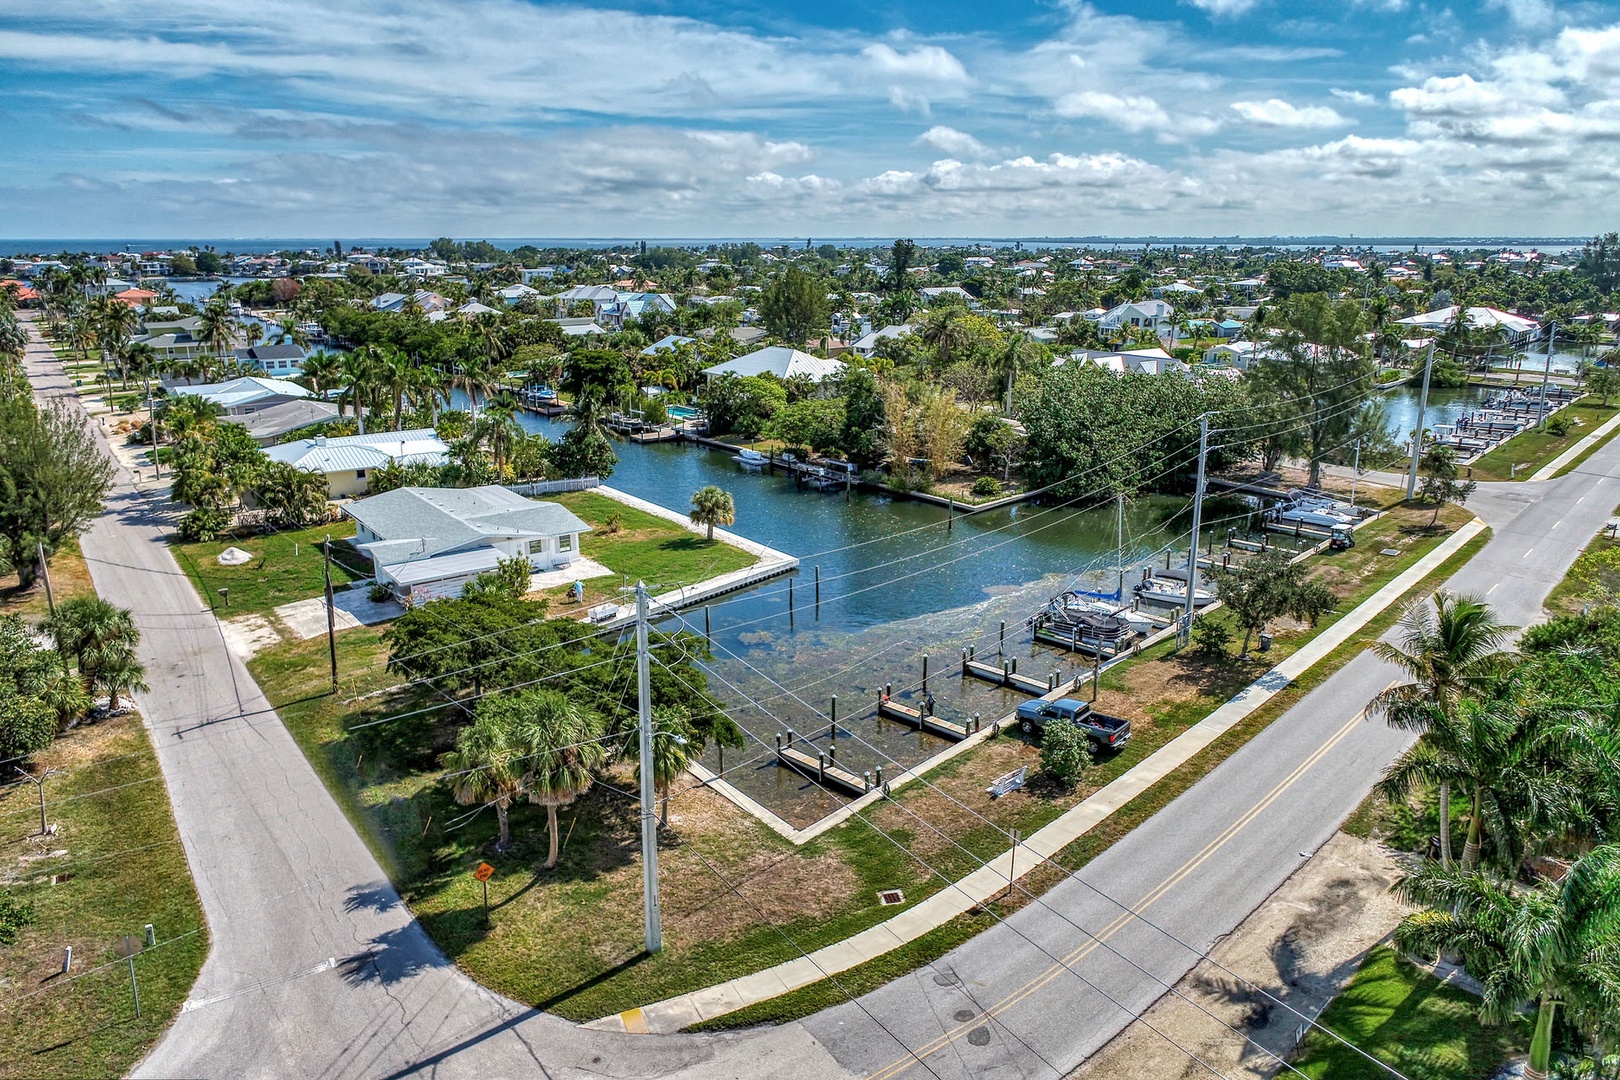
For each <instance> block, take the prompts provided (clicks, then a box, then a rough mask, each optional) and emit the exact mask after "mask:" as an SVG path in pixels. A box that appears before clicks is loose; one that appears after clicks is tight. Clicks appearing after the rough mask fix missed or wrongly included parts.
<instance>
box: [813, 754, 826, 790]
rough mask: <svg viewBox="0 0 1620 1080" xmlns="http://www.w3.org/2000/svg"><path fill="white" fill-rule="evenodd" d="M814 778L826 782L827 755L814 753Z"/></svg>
mask: <svg viewBox="0 0 1620 1080" xmlns="http://www.w3.org/2000/svg"><path fill="white" fill-rule="evenodd" d="M816 773H817V775H816V780H817V781H818V782H820V783H823V784H825V783H826V782H827V755H826V754H817V755H816Z"/></svg>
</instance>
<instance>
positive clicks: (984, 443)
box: [962, 413, 1018, 472]
mask: <svg viewBox="0 0 1620 1080" xmlns="http://www.w3.org/2000/svg"><path fill="white" fill-rule="evenodd" d="M1017 441H1018V436H1017V435H1016V434H1015V433H1014V432H1013V429H1012V425H1011V424H1009V423H1007V421H1005V420H1003V419H1002V418H1001V417H999V416H996V415H994V414H993V413H980V414H979V415H978V416H976V417H974V419H973V423H972V425H971V426H970V427H969V428H968V432H967V437H966V438H965V439H963V440H962V449H963V450H964V451H966V453H967V455H968V457H970V458H972V459H973V463H974V464H975V465H977V466H978V468H979V471H980V472H990V471H991V470H994V469H1002V470H1005V469H1006V468H1007V467H1008V466H1010V465H1011V462H1012V453H1013V444H1014V443H1016V442H1017Z"/></svg>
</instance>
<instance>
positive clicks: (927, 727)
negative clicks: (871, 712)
mask: <svg viewBox="0 0 1620 1080" xmlns="http://www.w3.org/2000/svg"><path fill="white" fill-rule="evenodd" d="M878 715H879V716H886V717H888V718H889V719H890V720H898V721H900V722H901V723H902V724H909V725H911V726H912V727H914V728H916V729H917V730H919V731H926V732H928V734H930V735H938V736H939V737H940V738H942V739H950V740H952V741H961V740H962V739H965V738H967V737H968V736H969V735H971V734H973V733H972V732H971V731H969V730H968V728H967V725H966V724H954V723H952V722H951V721H949V720H941V719H940V718H939V717H937V716H928V715H926V714H924V713H923V711H922V710H921V709H913V708H912V707H911V706H909V705H902V704H900V703H899V702H898V701H893V700H891V699H890V698H889V695H887V694H884V695H883V696H881V697H879V698H878Z"/></svg>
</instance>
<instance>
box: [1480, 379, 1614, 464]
mask: <svg viewBox="0 0 1620 1080" xmlns="http://www.w3.org/2000/svg"><path fill="white" fill-rule="evenodd" d="M1617 409H1620V405H1616V404H1610V405H1608V406H1604V405H1601V404H1599V401H1598V399H1597V398H1595V397H1586V398H1582V399H1581V400H1580V401H1577V402H1576V403H1575V404H1573V405H1571V406H1569V407H1568V408H1566V409H1563V410H1561V411H1560V412H1558V413H1557V414H1555V415H1558V416H1568V417H1569V418H1571V419H1572V420H1574V421H1575V423H1574V425H1573V426H1571V427H1570V429H1569V432H1568V433H1567V434H1565V435H1562V436H1558V435H1550V434H1548V433H1547V432H1545V431H1541V430H1537V429H1534V428H1532V429H1531V430H1529V431H1525V432H1522V433H1520V434H1518V435H1515V436H1513V438H1511V439H1509V440H1508V441H1507V442H1505V443H1503V444H1502V445H1501V446H1498V447H1497V448H1496V449H1495V450H1492V451H1491V452H1490V453H1488V454H1486V455H1485V456H1484V457H1482V458H1480V459H1479V460H1478V461H1476V462H1474V463H1473V464H1472V465H1469V466H1467V471H1468V474H1469V475H1470V476H1471V477H1472V478H1473V479H1475V480H1510V479H1517V480H1525V479H1528V478H1529V476H1530V474H1531V473H1534V472H1535V471H1536V470H1537V469H1539V468H1541V466H1543V465H1545V464H1546V463H1547V462H1549V461H1551V460H1552V459H1553V458H1555V457H1557V456H1558V455H1559V454H1562V453H1563V452H1564V451H1565V450H1568V449H1569V448H1570V447H1571V446H1574V445H1575V444H1576V443H1577V442H1580V441H1581V439H1583V438H1585V437H1586V436H1587V435H1589V434H1591V433H1592V432H1593V431H1594V430H1595V429H1596V428H1597V427H1598V426H1599V425H1600V424H1603V423H1604V422H1606V421H1607V420H1609V419H1611V418H1612V417H1613V416H1614V415H1615V412H1616V410H1617ZM1593 449H1594V450H1595V449H1596V447H1594V448H1593ZM1515 465H1517V466H1518V469H1517V470H1515V469H1514V468H1513V466H1515Z"/></svg>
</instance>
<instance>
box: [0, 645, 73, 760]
mask: <svg viewBox="0 0 1620 1080" xmlns="http://www.w3.org/2000/svg"><path fill="white" fill-rule="evenodd" d="M89 705H90V701H89V698H88V697H87V696H86V695H85V693H84V688H83V686H82V685H81V684H80V682H79V680H77V679H74V678H70V677H65V676H64V674H63V671H62V659H61V657H60V656H59V655H58V654H57V653H56V652H54V651H52V650H50V649H43V648H40V646H39V644H38V642H37V641H36V640H35V639H34V633H33V630H32V629H31V628H30V627H29V626H28V625H27V624H26V623H24V622H23V621H22V619H21V618H20V617H19V616H16V615H3V616H0V758H8V759H9V758H19V757H26V756H27V755H29V754H33V753H36V752H37V751H40V750H43V749H44V748H45V747H47V746H49V745H50V743H51V739H53V738H54V737H55V736H56V733H57V731H58V730H59V729H60V728H62V727H65V726H67V725H68V724H70V723H71V722H72V721H73V720H74V719H76V718H77V717H78V716H80V715H82V714H83V713H84V712H85V710H86V709H88V708H89Z"/></svg>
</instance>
